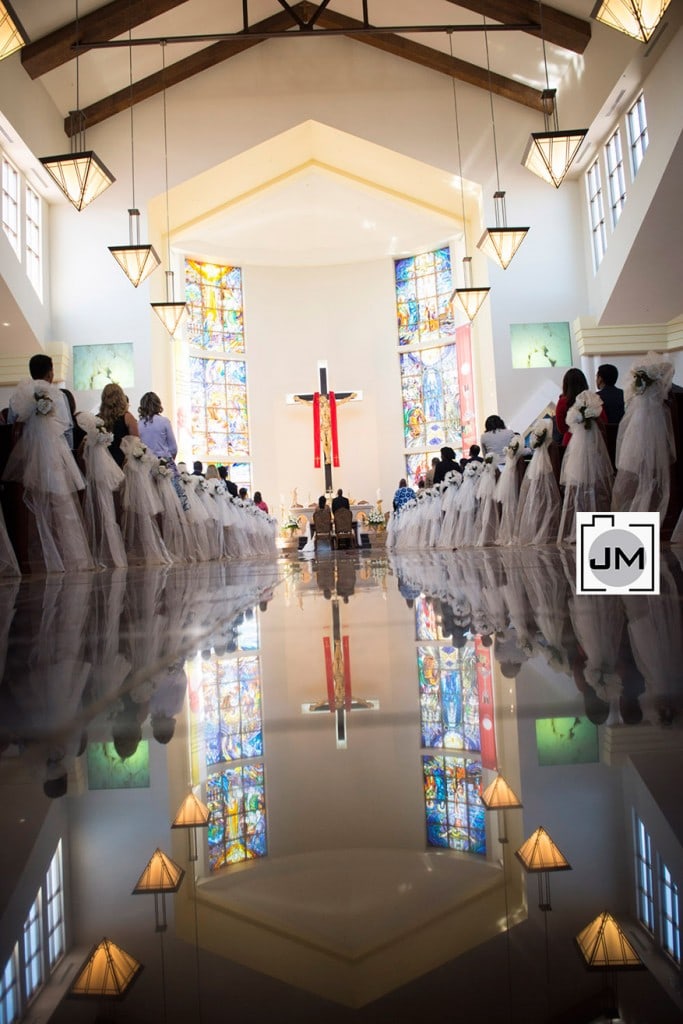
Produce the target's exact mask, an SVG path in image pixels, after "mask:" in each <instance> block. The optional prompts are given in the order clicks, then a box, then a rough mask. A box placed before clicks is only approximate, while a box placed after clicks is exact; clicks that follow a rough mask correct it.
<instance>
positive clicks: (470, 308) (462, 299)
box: [448, 32, 491, 323]
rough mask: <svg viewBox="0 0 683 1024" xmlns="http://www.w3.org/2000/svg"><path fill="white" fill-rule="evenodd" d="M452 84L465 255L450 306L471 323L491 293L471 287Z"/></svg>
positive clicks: (458, 131)
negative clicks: (461, 281)
mask: <svg viewBox="0 0 683 1024" xmlns="http://www.w3.org/2000/svg"><path fill="white" fill-rule="evenodd" d="M448 42H449V45H450V51H451V60H453V33H452V32H449V33H448ZM451 82H452V83H453V110H454V112H455V137H456V139H457V142H458V176H459V178H460V200H461V202H462V230H463V235H464V239H465V255H464V257H463V261H462V269H463V274H464V279H465V285H464V287H463V288H454V289H453V291H452V292H451V300H450V301H451V304H453V303H454V302H457V303H458V305H459V306H460V308H461V309H462V310H463V312H464V313H465V316H466V317H467V319H468V320H469V321H470V323H472V321H473V320H474V318H475V316H476V315H477V313H478V312H479V309H480V307H481V304H482V302H483V301H484V299H485V298H486V296H487V295H488V293H489V292H490V291H491V289H490V288H475V287H474V286H473V285H472V257H471V256H468V255H467V218H466V216H465V184H464V182H463V180H462V153H461V151H460V124H459V122H458V96H457V92H456V88H455V77H453V76H452V77H451Z"/></svg>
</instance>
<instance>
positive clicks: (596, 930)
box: [574, 910, 645, 971]
mask: <svg viewBox="0 0 683 1024" xmlns="http://www.w3.org/2000/svg"><path fill="white" fill-rule="evenodd" d="M574 941H575V942H576V945H577V946H578V948H579V952H580V953H581V956H582V957H583V959H584V960H585V962H586V967H587V968H588V969H589V970H591V971H627V970H643V969H644V967H645V965H644V964H643V961H642V960H641V959H640V957H639V956H638V954H637V953H636V951H635V949H634V948H633V946H632V945H631V943H630V942H629V940H628V939H627V938H626V935H625V934H624V932H623V930H622V929H621V927H620V926H619V924H618V923H617V921H615V919H614V918H613V917H612V915H611V914H609V913H608V912H607V911H606V910H604V911H603V912H602V914H599V915H598V916H597V917H596V918H595V920H594V921H591V923H590V924H589V925H586V927H585V928H584V929H583V931H581V932H579V934H578V935H577V936H576V938H575V940H574Z"/></svg>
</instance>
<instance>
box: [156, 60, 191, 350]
mask: <svg viewBox="0 0 683 1024" xmlns="http://www.w3.org/2000/svg"><path fill="white" fill-rule="evenodd" d="M161 57H162V72H163V79H164V88H163V91H162V97H163V108H164V168H165V183H166V265H167V267H168V269H167V270H166V301H165V302H152V303H151V306H152V309H153V310H154V312H155V313H156V315H157V316H158V317H159V319H160V320H161V322H162V324H163V325H164V327H165V328H166V330H167V331H168V333H169V334H170V336H171V337H173V335H174V334H175V332H176V331H177V329H178V325H179V324H180V321H181V320H182V317H183V313H184V312H185V310H186V309H187V304H186V303H185V302H176V301H175V286H174V277H175V275H174V273H173V271H172V270H171V228H170V219H169V213H168V130H167V124H166V43H165V42H162V44H161Z"/></svg>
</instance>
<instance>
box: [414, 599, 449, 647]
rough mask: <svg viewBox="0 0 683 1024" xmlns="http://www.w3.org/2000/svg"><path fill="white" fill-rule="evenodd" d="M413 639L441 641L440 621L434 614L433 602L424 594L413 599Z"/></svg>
mask: <svg viewBox="0 0 683 1024" xmlns="http://www.w3.org/2000/svg"><path fill="white" fill-rule="evenodd" d="M415 639H416V640H443V639H444V635H443V632H442V628H441V620H440V619H439V617H438V616H437V614H436V609H435V607H434V602H433V601H432V600H431V598H429V597H425V595H424V594H420V595H419V597H417V598H415Z"/></svg>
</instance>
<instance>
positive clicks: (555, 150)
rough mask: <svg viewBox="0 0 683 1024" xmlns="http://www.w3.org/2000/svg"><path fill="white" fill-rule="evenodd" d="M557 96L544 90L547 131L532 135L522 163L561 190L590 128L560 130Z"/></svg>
mask: <svg viewBox="0 0 683 1024" xmlns="http://www.w3.org/2000/svg"><path fill="white" fill-rule="evenodd" d="M555 96H556V90H555V89H544V90H543V92H542V93H541V98H542V100H543V119H544V121H545V131H542V132H532V133H531V135H530V136H529V138H528V140H527V144H526V147H525V149H524V154H523V156H522V164H523V166H524V167H526V169H527V170H528V171H531V172H532V173H533V174H536V175H537V176H538V177H539V178H542V179H543V181H547V182H548V184H549V185H554V186H555V188H559V187H560V185H561V184H562V182H563V181H564V179H565V176H566V174H567V171H568V170H569V168H570V167H571V165H572V163H573V162H574V160H575V159H576V155H577V153H578V152H579V149H580V148H581V144H582V143H583V140H584V139H585V138H586V135H587V134H588V129H587V128H572V129H570V130H568V131H560V124H559V119H558V115H557V103H556V100H555Z"/></svg>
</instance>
